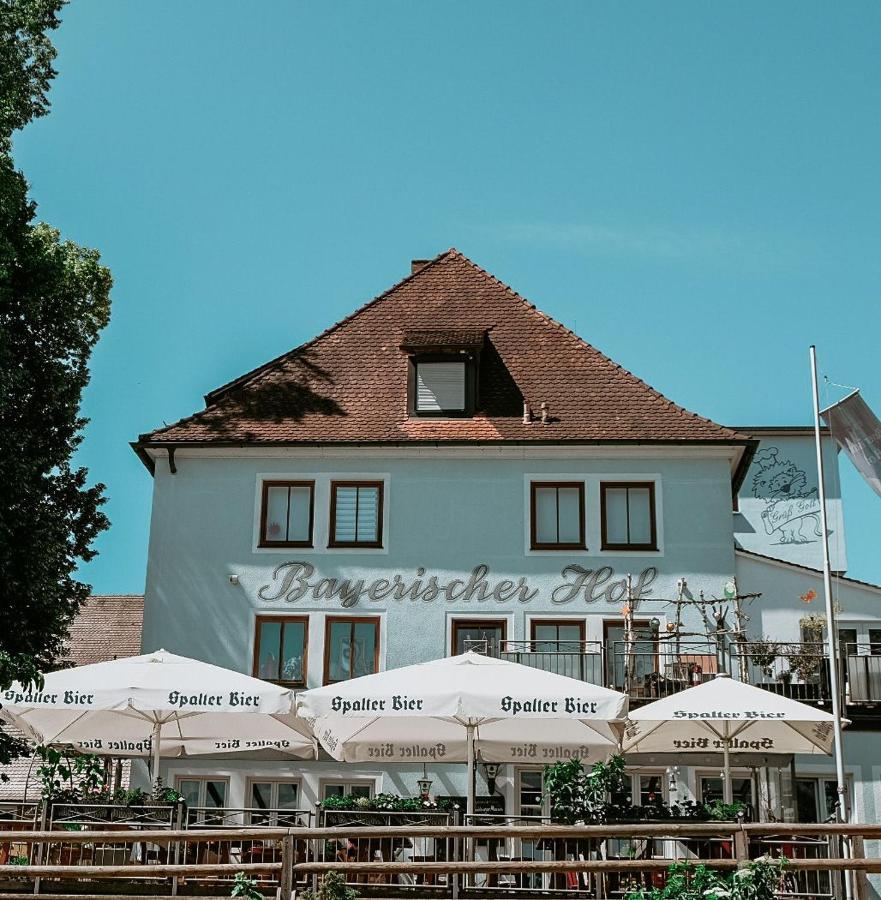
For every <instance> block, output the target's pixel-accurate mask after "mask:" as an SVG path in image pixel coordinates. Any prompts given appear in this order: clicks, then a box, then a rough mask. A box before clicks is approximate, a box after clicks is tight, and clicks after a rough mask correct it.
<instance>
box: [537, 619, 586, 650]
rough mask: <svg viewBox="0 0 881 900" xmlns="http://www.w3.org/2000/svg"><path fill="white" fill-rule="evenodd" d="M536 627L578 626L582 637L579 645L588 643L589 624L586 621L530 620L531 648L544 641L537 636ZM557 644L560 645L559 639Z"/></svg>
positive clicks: (579, 639)
mask: <svg viewBox="0 0 881 900" xmlns="http://www.w3.org/2000/svg"><path fill="white" fill-rule="evenodd" d="M536 625H555V626H558V625H577V626H578V631H579V634H580V637H579V638H578V643H579V644H582V645H583V644H585V643H586V642H587V622H585V621H584V619H554V618H551V619H530V620H529V643H530V646H533V645H535V644H536V643H539V642H541V641H543V640H544V638H537V637H536V636H535V627H536ZM557 643H559V638H557ZM566 643H568V642H566Z"/></svg>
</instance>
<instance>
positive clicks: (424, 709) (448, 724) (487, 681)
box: [297, 652, 627, 814]
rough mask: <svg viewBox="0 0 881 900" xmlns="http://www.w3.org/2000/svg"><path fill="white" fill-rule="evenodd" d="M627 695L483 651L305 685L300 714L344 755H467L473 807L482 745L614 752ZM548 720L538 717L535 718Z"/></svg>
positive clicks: (513, 750)
mask: <svg viewBox="0 0 881 900" xmlns="http://www.w3.org/2000/svg"><path fill="white" fill-rule="evenodd" d="M626 709H627V698H626V697H625V696H624V694H620V693H618V692H617V691H612V690H609V689H608V688H604V687H598V686H597V685H593V684H588V683H586V682H583V681H577V680H576V679H574V678H567V677H565V676H564V675H556V674H554V673H552V672H545V671H542V670H540V669H534V668H532V667H530V666H522V665H519V664H518V663H512V662H507V661H506V660H500V659H492V658H490V657H487V656H483V655H481V654H479V653H473V652H469V653H463V654H461V655H460V656H451V657H447V658H445V659H438V660H434V661H433V662H428V663H420V664H418V665H413V666H404V667H403V668H400V669H391V670H388V671H385V672H378V673H376V674H374V675H365V676H363V677H361V678H354V679H352V680H350V681H345V682H341V683H339V684H331V685H327V686H325V687H322V688H315V689H313V690H310V691H304V692H303V693H301V694H299V695H298V697H297V711H298V713H299V714H300V715H301V716H303V717H305V718H308V719H310V720H311V721H312V722H313V729H314V731H315V735H316V737H317V738H318V739H319V741H320V742H321V743H322V745H323V746H324V748H325V749H326V750H327V752H328V753H330V755H331V756H333V757H334V758H335V759H339V760H346V761H364V760H368V761H372V762H375V763H382V762H401V761H409V762H424V763H428V762H435V761H448V762H456V761H461V760H467V761H468V772H469V777H468V813H469V814H470V813H473V812H474V786H473V774H472V773H473V769H474V758H475V753H476V752H477V751H478V750H479V751H480V753H481V755H482V756H483V758H484V759H486V760H487V761H493V762H502V761H504V762H507V761H519V762H530V761H533V762H541V763H545V762H553V761H555V760H556V759H563V758H567V757H568V756H576V755H578V756H582V757H583V756H587V755H598V752H603V753H605V754H606V755H607V754H608V753H611V752H613V751H614V749H615V747H616V744H617V740H616V737H615V732H614V731H613V729H612V727H611V725H610V722H613V721H616V720H620V719H621V718H622V717H623V715H624V713H625V711H626ZM539 719H540V720H541V722H540V723H539V722H537V721H536V720H539Z"/></svg>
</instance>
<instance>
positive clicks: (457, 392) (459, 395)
mask: <svg viewBox="0 0 881 900" xmlns="http://www.w3.org/2000/svg"><path fill="white" fill-rule="evenodd" d="M413 368H414V369H415V372H416V396H415V397H414V400H415V404H414V407H415V409H414V411H415V412H416V413H417V414H420V415H425V414H429V415H436V414H441V413H447V414H448V415H449V414H451V413H452V414H455V415H462V414H464V412H465V381H466V378H467V368H468V363H466V362H464V361H462V362H459V361H455V362H422V361H420V360H414V362H413Z"/></svg>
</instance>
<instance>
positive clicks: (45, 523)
mask: <svg viewBox="0 0 881 900" xmlns="http://www.w3.org/2000/svg"><path fill="white" fill-rule="evenodd" d="M62 5H63V3H62V0H0V433H2V434H3V441H2V442H0V509H2V510H3V516H2V517H0V596H2V597H3V598H4V599H3V603H2V604H0V689H3V688H6V687H8V686H9V684H10V683H11V682H13V681H20V682H22V683H23V684H33V685H35V686H36V687H37V688H39V687H41V685H42V681H41V678H40V673H41V672H46V671H48V670H50V669H51V668H53V667H55V666H57V665H58V661H59V659H60V658H61V657H62V656H63V651H64V641H65V639H66V636H67V629H68V626H69V625H70V623H71V621H72V620H73V618H74V616H75V615H76V613H77V611H78V610H79V608H80V606H81V605H82V603H83V601H84V600H85V598H86V597H87V596H88V594H89V586H88V585H86V584H83V583H81V582H79V581H78V580H77V579H76V577H75V575H76V570H77V567H78V566H79V565H80V564H81V563H82V562H86V561H88V560H89V559H91V558H92V556H94V550H93V549H92V544H93V542H94V540H95V537H96V536H97V535H98V534H99V533H100V532H101V531H103V530H104V529H105V528H106V527H107V525H108V522H107V519H106V517H105V516H104V514H103V513H102V512H101V510H100V507H101V504H102V503H103V502H104V497H103V490H104V489H103V485H92V486H89V485H88V484H87V472H86V470H85V469H83V468H81V467H77V466H75V465H73V464H72V457H73V454H74V452H75V450H76V448H77V446H78V445H79V443H80V442H81V440H82V430H83V426H84V425H85V419H83V418H82V417H81V416H80V414H79V405H80V398H81V395H82V391H83V389H84V388H85V386H86V384H87V383H88V380H89V370H88V362H89V358H90V356H91V352H92V348H93V347H94V346H95V343H96V341H97V340H98V335H99V334H100V332H101V329H103V328H104V326H105V325H106V324H107V322H108V319H109V315H110V286H111V277H110V272H109V271H108V270H107V269H106V268H105V267H104V266H102V265H101V264H100V259H99V255H98V253H97V252H96V251H94V250H88V249H85V248H83V247H79V246H77V245H76V244H74V243H72V242H70V241H62V240H61V237H60V235H59V233H58V232H57V231H56V230H55V229H53V228H51V227H49V226H48V225H46V224H42V223H39V222H37V221H35V215H36V207H35V204H34V203H33V202H32V201H31V200H30V199H29V198H28V194H27V183H26V181H25V179H24V176H23V175H22V174H21V172H19V171H17V170H16V168H15V164H14V162H13V160H12V157H11V146H12V134H13V132H14V131H15V130H16V129H19V128H22V127H24V126H25V125H27V123H28V122H30V121H31V120H32V119H34V118H36V117H38V116H42V115H45V113H46V112H47V111H48V105H49V104H48V99H47V94H48V89H49V84H50V81H51V79H52V77H53V76H54V74H55V73H54V70H53V68H52V62H53V59H54V57H55V50H54V48H53V46H52V43H51V41H50V39H49V33H50V32H51V31H52V30H53V29H54V28H56V27H57V25H58V22H59V19H58V12H59V10H60V9H61V7H62ZM20 752H21V744H20V742H14V741H12V740H11V739H10V737H9V735H8V734H5V733H3V732H2V731H0V763H4V762H8V761H9V760H10V759H11V758H13V756H15V755H18V754H19V753H20Z"/></svg>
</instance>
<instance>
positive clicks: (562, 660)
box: [468, 634, 881, 717]
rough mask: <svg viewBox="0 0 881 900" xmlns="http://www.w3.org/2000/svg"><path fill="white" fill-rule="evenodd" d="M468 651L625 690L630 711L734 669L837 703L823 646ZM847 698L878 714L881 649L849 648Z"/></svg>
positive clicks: (562, 644)
mask: <svg viewBox="0 0 881 900" xmlns="http://www.w3.org/2000/svg"><path fill="white" fill-rule="evenodd" d="M468 649H473V650H478V651H479V652H483V653H487V654H489V655H491V656H496V657H498V658H500V659H506V660H510V661H512V662H517V663H520V664H522V665H526V666H533V667H535V668H537V669H542V670H544V671H546V672H555V673H557V674H560V675H567V676H569V677H570V678H577V679H580V680H582V681H587V682H590V683H591V684H599V685H605V686H606V687H611V688H614V689H616V690H619V691H623V692H624V693H625V694H627V696H628V697H629V699H630V705H631V707H636V706H639V705H640V704H642V703H647V702H650V701H652V700H657V699H659V698H661V697H667V696H669V695H671V694H675V693H677V692H679V691H682V690H685V689H686V688H689V687H693V686H694V685H696V684H700V683H701V682H702V681H706V680H707V679H710V678H712V677H713V676H715V675H716V674H717V673H718V672H727V673H728V674H729V675H731V676H732V677H734V678H737V679H739V680H741V681H746V682H748V683H750V684H753V685H756V686H757V687H761V688H764V689H765V690H768V691H771V692H772V693H775V694H779V695H781V696H784V697H788V698H790V699H792V700H799V701H801V702H804V703H817V704H826V703H828V702H829V701H830V700H831V689H830V677H829V657H828V653H827V650H826V645H825V643H822V642H809V641H800V642H788V643H786V642H784V643H780V644H777V645H775V647H774V651H775V652H773V653H772V652H769V648H768V645H767V644H766V643H765V642H740V643H738V642H734V641H731V640H729V639H727V638H724V639H721V640H718V641H717V640H713V639H693V638H678V639H677V638H676V637H673V636H668V635H657V636H656V637H653V638H652V637H646V636H645V635H644V634H640V635H639V636H638V637H637V638H636V639H635V640H633V641H631V642H627V641H624V640H611V641H605V642H602V641H575V640H566V641H553V640H518V641H515V640H503V641H500V642H498V643H493V642H489V641H481V642H473V644H472V645H471V646H469V647H468ZM839 667H840V672H841V674H840V677H839V683H840V685H841V686H842V692H843V700H844V703H845V705H846V707H847V708H848V710H849V711H851V710H853V711H854V712H855V714H856V715H858V716H860V715H862V716H863V717H865V716H871V715H873V714H877V713H873V710H875V708H876V707H878V705H879V704H881V645H878V644H852V643H847V644H842V655H841V657H840V658H839Z"/></svg>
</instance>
